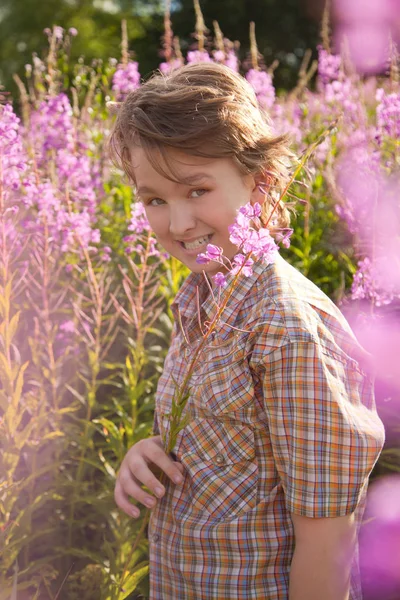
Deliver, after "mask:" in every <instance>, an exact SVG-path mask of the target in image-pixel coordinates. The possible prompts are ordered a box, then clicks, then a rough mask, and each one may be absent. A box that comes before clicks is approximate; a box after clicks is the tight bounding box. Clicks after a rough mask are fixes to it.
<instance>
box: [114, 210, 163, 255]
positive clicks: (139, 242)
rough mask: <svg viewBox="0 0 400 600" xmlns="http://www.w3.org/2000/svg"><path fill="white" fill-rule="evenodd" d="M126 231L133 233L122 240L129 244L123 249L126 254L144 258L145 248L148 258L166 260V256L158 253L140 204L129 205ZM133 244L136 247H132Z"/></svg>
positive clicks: (144, 212)
mask: <svg viewBox="0 0 400 600" xmlns="http://www.w3.org/2000/svg"><path fill="white" fill-rule="evenodd" d="M128 230H129V231H132V232H133V233H132V234H130V235H128V236H125V237H124V238H123V241H124V242H125V243H127V244H129V246H127V247H126V249H125V252H126V253H127V254H132V252H137V253H138V254H140V255H142V256H144V253H145V246H146V247H147V253H148V256H157V257H159V258H168V254H165V253H160V251H159V250H158V248H157V240H156V238H155V237H154V235H153V234H152V229H151V227H150V224H149V222H148V220H147V217H146V211H145V209H144V206H143V204H142V203H140V202H132V204H131V218H130V222H129V225H128ZM133 244H136V245H135V246H133Z"/></svg>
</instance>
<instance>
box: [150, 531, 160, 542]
mask: <svg viewBox="0 0 400 600" xmlns="http://www.w3.org/2000/svg"><path fill="white" fill-rule="evenodd" d="M159 539H160V536H159V535H158V533H154V534H153V535H152V536H151V541H152V542H154V543H155V544H156V543H157V542H158V540H159Z"/></svg>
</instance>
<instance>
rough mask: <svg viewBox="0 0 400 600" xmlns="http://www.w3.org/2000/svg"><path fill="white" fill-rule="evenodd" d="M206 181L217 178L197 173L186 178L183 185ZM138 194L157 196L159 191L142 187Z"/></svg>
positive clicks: (137, 191)
mask: <svg viewBox="0 0 400 600" xmlns="http://www.w3.org/2000/svg"><path fill="white" fill-rule="evenodd" d="M205 179H211V180H212V181H215V178H214V177H213V176H212V175H209V174H208V173H196V174H195V175H190V176H189V177H185V178H184V179H182V182H180V183H181V185H193V184H196V183H199V182H200V181H204V180H205ZM136 193H137V194H139V196H141V195H142V194H157V190H155V189H153V188H151V187H148V186H146V185H143V186H141V187H140V188H137V189H136Z"/></svg>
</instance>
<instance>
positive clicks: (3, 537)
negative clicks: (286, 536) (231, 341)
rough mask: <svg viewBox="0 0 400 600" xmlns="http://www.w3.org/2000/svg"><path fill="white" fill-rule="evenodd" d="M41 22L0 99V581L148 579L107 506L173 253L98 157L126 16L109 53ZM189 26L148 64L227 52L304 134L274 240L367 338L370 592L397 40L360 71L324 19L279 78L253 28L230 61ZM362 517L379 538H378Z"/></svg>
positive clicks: (399, 294)
mask: <svg viewBox="0 0 400 600" xmlns="http://www.w3.org/2000/svg"><path fill="white" fill-rule="evenodd" d="M167 33H168V32H167ZM46 34H47V36H48V39H49V50H48V54H47V56H46V58H45V59H43V60H42V59H40V58H39V57H38V56H34V57H33V62H32V64H30V65H26V74H25V78H24V80H22V79H20V78H19V77H18V76H16V77H15V81H16V83H17V85H18V88H19V90H20V97H19V98H15V99H10V98H9V97H8V96H7V95H6V94H3V96H2V97H1V100H2V102H1V104H0V449H1V453H0V473H1V479H0V552H1V557H2V560H1V563H0V600H21V599H22V600H27V599H29V600H30V599H39V600H50V599H55V598H65V599H66V600H75V599H78V598H79V599H80V600H90V599H94V598H96V599H97V600H122V599H123V598H131V599H132V598H146V597H147V594H148V583H147V581H148V580H147V573H148V564H147V559H146V556H147V545H146V541H145V540H143V541H141V542H140V544H139V546H138V548H137V549H136V550H135V552H134V553H133V554H131V553H130V549H131V547H132V540H134V539H135V536H136V534H137V532H138V531H139V530H140V527H141V522H140V520H139V521H135V520H132V519H129V518H128V517H127V516H126V515H124V514H123V513H122V512H121V511H120V510H119V509H117V507H116V505H115V502H114V499H113V490H114V485H115V478H116V473H117V470H118V468H119V465H120V463H121V461H122V458H123V456H124V455H125V453H126V450H127V449H128V448H129V447H130V446H132V444H134V443H135V442H137V441H139V440H140V439H142V438H144V437H147V436H149V435H151V431H152V419H153V408H154V393H155V387H156V384H157V380H158V377H159V375H160V373H161V371H162V366H163V360H164V357H165V354H166V351H167V348H168V342H169V337H170V333H171V330H172V324H173V322H172V312H171V310H170V305H171V302H172V301H173V299H174V297H175V294H176V293H177V291H178V289H179V287H180V285H181V283H182V282H183V280H184V278H185V277H186V276H187V275H188V270H187V268H186V267H184V266H183V265H181V264H180V263H179V262H178V261H177V260H176V259H174V258H173V257H171V256H169V255H167V254H166V253H165V252H164V251H163V249H162V248H160V247H159V246H158V245H157V240H156V239H155V237H154V236H153V235H152V232H151V230H150V228H149V226H148V223H147V221H146V218H145V215H144V212H143V210H142V208H141V205H140V204H138V203H135V197H134V190H133V188H132V186H131V185H130V184H129V182H128V181H126V179H124V178H123V177H122V174H121V173H119V172H118V171H117V170H116V169H115V168H114V167H113V166H112V165H111V162H110V160H109V157H108V152H107V139H108V135H109V133H110V130H111V126H112V122H113V119H114V118H115V117H114V114H113V112H114V111H115V107H114V105H112V104H111V105H110V104H108V103H109V102H118V101H121V100H123V99H124V97H126V94H127V93H129V91H131V90H134V89H135V88H136V87H137V86H139V85H140V84H141V83H140V82H141V74H140V64H137V63H136V62H135V61H133V60H131V59H130V57H129V53H128V51H127V40H126V35H124V37H123V43H122V56H121V57H120V58H118V59H116V58H110V59H109V61H107V62H103V61H100V60H98V61H96V62H95V63H93V64H91V65H87V64H85V63H84V61H83V60H79V61H78V63H77V64H75V65H71V64H69V59H68V48H69V46H70V44H72V43H73V38H74V37H75V36H76V35H79V32H78V31H76V30H75V29H71V30H69V31H64V30H63V29H62V28H61V27H58V26H56V27H54V28H53V29H52V30H47V31H46ZM197 35H198V38H197V39H198V42H197V45H196V48H194V49H192V50H191V51H189V52H188V53H187V55H186V56H185V57H184V56H182V54H181V52H180V49H179V44H178V42H177V41H176V40H175V41H174V40H172V34H170V38H169V37H168V35H166V37H165V40H164V54H165V62H163V63H162V64H161V65H160V69H161V70H162V71H163V72H167V71H168V70H169V69H173V68H176V67H177V66H179V65H181V64H184V63H186V62H196V61H215V62H221V63H224V64H227V65H228V66H229V67H230V68H232V69H234V70H237V71H239V72H241V73H242V74H243V75H244V76H245V77H246V78H247V80H248V81H249V82H250V84H251V85H252V86H253V88H254V90H255V92H256V94H257V98H258V101H259V103H260V106H261V107H262V108H263V109H265V111H266V112H267V113H268V114H269V115H270V117H271V120H272V123H273V127H274V129H275V131H276V132H277V133H283V132H288V133H289V134H290V135H291V138H292V142H293V144H292V148H293V150H294V152H295V153H296V154H297V155H298V156H299V157H301V156H303V155H304V154H305V153H306V152H307V149H308V148H310V147H311V146H312V145H313V144H315V143H316V142H317V141H318V140H319V141H320V143H318V145H316V144H315V150H314V151H313V153H312V154H311V157H310V158H309V160H308V161H307V163H306V164H304V166H303V168H302V169H301V172H299V174H298V176H297V177H296V179H295V181H294V183H293V185H292V186H291V188H290V190H289V191H288V193H287V196H286V200H287V201H288V202H290V203H293V204H294V206H295V214H294V215H293V217H292V227H293V228H294V233H293V235H292V236H291V244H290V246H289V247H288V248H282V249H281V252H282V254H283V256H284V257H285V258H287V260H289V261H290V262H291V263H292V264H293V265H294V266H295V267H296V268H298V269H299V270H300V271H301V272H302V273H303V274H304V275H306V276H307V277H309V278H310V279H311V280H312V281H314V283H316V284H317V285H318V286H319V287H320V288H321V289H323V291H324V292H325V293H327V294H328V295H329V296H330V297H331V298H332V299H333V300H334V301H335V302H336V303H337V304H338V305H339V306H340V308H341V310H342V311H343V312H344V313H345V314H346V315H347V316H348V319H349V321H350V322H351V324H352V325H353V328H354V329H355V331H356V333H357V335H358V337H359V339H360V341H361V342H362V343H363V344H364V346H365V347H366V348H367V350H369V352H370V353H371V354H370V363H369V367H370V368H371V371H373V373H374V374H376V376H377V388H376V389H377V405H378V412H379V414H380V416H381V418H382V420H383V421H384V424H385V426H386V430H387V441H386V446H385V449H384V451H383V453H382V455H381V458H380V460H379V462H378V464H377V466H376V468H375V471H374V473H373V476H372V482H371V487H372V488H373V490H372V492H373V494H372V495H371V497H372V496H373V498H378V499H379V501H376V500H375V502H374V503H371V508H370V511H372V512H370V513H369V516H373V517H374V518H375V522H374V523H373V524H372V525H368V524H367V525H366V526H365V532H366V533H365V535H364V537H363V535H362V536H361V542H362V545H361V550H362V554H361V559H362V560H361V564H362V566H363V565H364V585H365V589H366V598H367V599H368V598H370V599H371V600H372V599H373V598H378V596H374V595H373V594H374V593H375V592H376V589H377V586H378V584H379V589H380V590H381V592H380V593H381V594H382V593H383V592H382V589H383V587H385V586H386V587H385V592H384V593H385V594H386V596H385V597H383V596H382V595H381V596H379V598H380V600H390V598H391V597H392V598H393V599H394V598H395V597H396V596H395V595H393V594H396V590H397V591H399V590H400V580H399V575H398V568H396V564H395V563H394V562H393V561H392V562H393V565H392V563H391V556H392V555H393V553H395V552H396V551H397V552H399V551H400V550H399V546H398V545H397V546H396V543H398V542H396V540H395V539H394V538H393V537H391V531H393V530H394V529H395V528H394V527H386V525H387V522H386V521H385V518H386V517H385V515H387V514H388V512H387V511H388V510H389V512H390V507H393V506H394V508H393V510H392V512H391V513H390V514H391V518H392V523H393V522H395V523H396V524H397V525H396V526H397V531H398V530H399V527H400V513H399V509H398V507H397V508H396V507H395V504H396V503H395V502H394V498H395V497H397V498H398V497H399V496H400V483H399V480H400V475H399V471H400V466H399V465H400V460H399V458H400V444H399V441H398V438H399V434H400V377H399V369H398V356H399V355H400V194H399V189H400V188H399V185H400V75H399V68H400V62H399V56H398V54H397V51H396V48H395V47H394V45H393V46H392V48H391V51H390V60H389V61H388V63H387V65H386V67H385V70H384V72H382V74H380V75H379V76H377V75H368V76H366V75H362V74H360V73H357V71H356V69H355V68H354V65H353V64H352V62H351V58H350V56H349V54H348V52H347V51H346V47H343V51H342V52H341V54H334V53H333V52H332V50H331V48H330V43H329V38H328V35H327V33H326V32H324V31H323V35H322V42H321V46H320V47H319V48H318V60H317V61H312V59H311V52H310V53H306V54H305V56H304V60H303V64H302V66H301V69H300V72H299V79H298V85H297V87H296V88H295V89H293V90H291V91H290V92H283V91H280V90H276V89H275V88H274V82H273V70H274V68H275V66H276V65H272V66H270V67H268V66H265V65H263V63H262V60H261V59H260V56H259V54H258V52H257V47H256V43H255V37H254V29H253V28H252V30H251V36H250V37H251V40H252V43H251V48H250V50H249V59H248V60H247V61H246V63H245V64H241V63H240V61H239V59H238V57H237V55H236V53H235V46H234V44H233V43H232V42H231V41H230V40H228V39H226V38H224V37H223V35H222V33H221V32H220V30H219V28H218V27H217V26H215V35H213V36H210V37H209V38H206V37H205V35H204V31H203V30H202V29H201V27H199V26H198V27H197ZM11 100H14V102H11ZM327 131H328V132H329V133H328V134H326V132H327ZM324 132H325V135H324V137H323V140H322V141H321V135H322V134H324ZM381 485H382V486H384V487H382V489H384V493H382V492H380V489H381V487H380V486H381ZM385 502H387V503H388V504H387V506H386V505H385ZM398 504H399V503H397V506H398ZM377 506H378V508H374V507H377ZM387 507H389V508H387ZM396 511H397V512H396ZM393 515H394V516H393ZM380 523H383V524H382V527H384V526H385V527H386V528H385V529H384V531H385V534H384V535H385V536H387V537H386V538H384V539H385V540H386V542H387V543H386V545H385V547H384V548H383V549H381V550H379V551H377V549H376V547H375V546H374V543H375V540H376V538H377V536H379V535H380V533H379V531H383V529H381V530H379V529H376V527H378V526H379V524H380ZM374 527H375V529H374ZM363 540H365V541H364V542H363ZM363 544H364V546H363ZM396 549H397V550H396ZM382 574H384V575H385V579H384V583H382V581H383V580H382V577H383V575H382ZM368 594H370V595H369V596H368ZM390 594H392V596H390ZM399 594H400V591H399ZM398 597H399V596H397V598H398Z"/></svg>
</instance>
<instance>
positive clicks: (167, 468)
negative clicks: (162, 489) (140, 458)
mask: <svg viewBox="0 0 400 600" xmlns="http://www.w3.org/2000/svg"><path fill="white" fill-rule="evenodd" d="M144 458H145V459H146V460H147V461H149V462H151V463H153V464H154V465H156V466H157V467H159V468H160V469H161V471H163V473H165V474H166V475H167V476H168V477H169V478H170V479H171V481H173V482H174V483H175V484H179V483H182V471H181V469H180V467H178V466H177V465H178V463H177V462H176V461H174V460H172V458H171V457H170V456H168V454H166V453H165V451H164V449H163V448H162V447H160V446H159V445H158V444H157V443H155V444H153V445H152V446H150V447H149V448H147V449H146V451H145V453H144ZM132 472H133V471H132ZM134 475H135V477H137V478H138V479H139V480H140V481H142V482H143V483H144V484H145V485H147V487H149V489H152V490H153V488H154V486H155V485H156V484H155V479H156V478H155V477H154V475H152V478H153V479H152V483H151V485H148V484H147V483H146V482H144V481H143V480H142V479H141V478H140V477H139V476H138V475H137V474H136V472H134ZM157 483H158V482H157ZM159 485H160V484H159ZM157 495H158V494H157Z"/></svg>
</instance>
